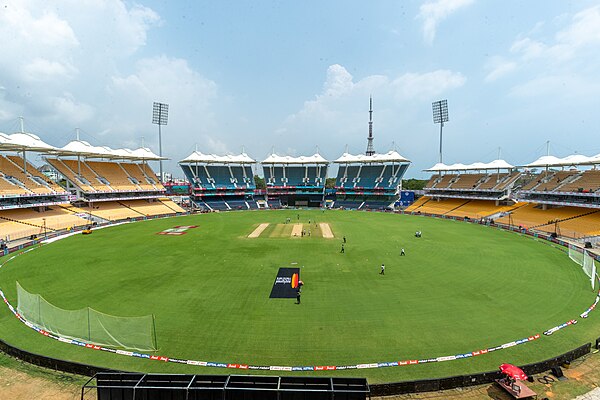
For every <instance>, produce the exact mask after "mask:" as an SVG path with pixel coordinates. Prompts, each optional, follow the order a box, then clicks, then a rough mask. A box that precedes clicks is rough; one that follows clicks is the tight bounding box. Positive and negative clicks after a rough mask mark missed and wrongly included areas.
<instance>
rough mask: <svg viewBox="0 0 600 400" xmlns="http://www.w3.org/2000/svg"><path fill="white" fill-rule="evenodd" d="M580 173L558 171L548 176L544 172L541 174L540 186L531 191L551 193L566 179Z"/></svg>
mask: <svg viewBox="0 0 600 400" xmlns="http://www.w3.org/2000/svg"><path fill="white" fill-rule="evenodd" d="M578 173H579V172H578V171H557V172H555V173H554V174H548V176H546V173H545V172H543V173H542V174H540V177H539V179H538V182H539V185H537V186H536V187H534V188H533V189H531V190H535V191H538V192H549V191H553V190H555V189H556V188H557V187H558V186H559V185H561V183H563V181H564V180H565V179H569V178H570V177H572V176H574V175H576V174H578Z"/></svg>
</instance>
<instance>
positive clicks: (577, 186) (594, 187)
mask: <svg viewBox="0 0 600 400" xmlns="http://www.w3.org/2000/svg"><path fill="white" fill-rule="evenodd" d="M598 190H600V170H595V169H592V170H589V171H584V172H583V173H582V174H580V175H579V176H578V177H577V178H576V179H574V180H572V181H570V182H568V183H565V184H564V185H561V186H559V187H558V191H559V192H588V193H593V192H596V191H598Z"/></svg>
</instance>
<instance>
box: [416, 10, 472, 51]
mask: <svg viewBox="0 0 600 400" xmlns="http://www.w3.org/2000/svg"><path fill="white" fill-rule="evenodd" d="M473 2H474V0H435V1H427V2H426V3H424V4H422V5H421V7H420V8H419V15H418V16H417V18H419V19H422V20H423V36H424V38H425V42H427V43H429V44H431V43H433V40H434V39H435V35H436V31H437V27H438V25H439V23H440V22H441V21H443V20H445V19H446V18H448V16H450V15H451V14H452V13H454V12H456V11H457V10H459V9H461V8H464V7H467V6H469V5H471V4H472V3H473Z"/></svg>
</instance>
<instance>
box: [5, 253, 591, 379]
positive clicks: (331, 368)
mask: <svg viewBox="0 0 600 400" xmlns="http://www.w3.org/2000/svg"><path fill="white" fill-rule="evenodd" d="M39 247H41V246H37V247H32V248H31V249H28V250H26V251H24V252H22V253H19V254H17V255H14V256H12V257H10V258H9V259H8V260H6V261H5V262H4V263H3V264H0V268H2V267H3V266H4V265H6V264H7V263H8V262H9V261H11V260H13V259H14V258H16V257H18V256H19V255H21V254H25V253H27V252H29V251H32V250H35V249H37V248H39ZM0 296H1V297H2V300H3V301H4V303H5V304H6V305H7V307H8V309H9V310H10V312H12V313H13V315H14V316H15V317H16V318H18V319H19V321H21V322H22V323H23V324H25V325H26V326H28V327H29V328H31V329H33V330H34V331H36V332H38V333H39V334H41V335H44V336H46V337H49V338H51V339H54V340H58V341H59V342H63V343H67V344H72V345H75V346H80V347H85V348H88V349H93V350H99V351H105V352H109V353H114V354H119V355H122V356H128V357H136V358H142V359H148V360H153V361H163V362H172V363H177V364H187V365H194V366H198V367H213V368H234V369H241V370H266V371H334V370H349V369H370V368H386V367H399V366H408V365H416V364H425V363H433V362H444V361H453V360H461V359H464V358H470V357H476V356H480V355H484V354H487V353H491V352H494V351H498V350H503V349H507V348H509V347H514V346H518V345H522V344H525V343H528V342H531V341H533V340H538V339H541V338H543V337H544V336H550V335H552V334H553V333H555V332H558V331H559V330H561V329H564V328H567V327H569V326H573V325H575V324H577V320H576V319H572V320H569V321H567V322H565V323H562V324H560V325H557V326H554V327H552V328H550V329H548V330H546V331H544V332H543V335H541V334H539V333H536V334H533V335H531V336H528V337H525V338H522V339H517V340H514V341H511V342H508V343H504V344H501V345H498V346H492V347H488V348H485V349H478V350H474V351H471V352H468V353H462V354H454V355H446V356H438V357H431V358H423V359H418V360H400V361H380V362H368V363H361V364H354V365H305V366H284V365H251V364H245V363H225V362H219V361H198V360H186V359H180V358H173V357H169V356H159V355H153V354H147V353H139V352H134V351H126V350H118V349H113V348H108V347H104V346H98V345H95V344H91V343H86V342H84V341H79V340H74V339H67V338H63V337H60V336H57V335H54V334H52V333H50V332H47V331H45V330H43V329H41V328H39V327H37V326H35V325H33V324H32V323H30V322H28V321H27V320H25V318H23V317H22V316H21V315H20V314H19V313H18V312H17V310H16V309H15V308H14V307H13V306H12V304H10V302H9V301H8V299H7V298H6V296H5V295H4V292H3V291H2V290H0ZM598 302H600V291H598V294H597V295H596V299H595V301H594V303H593V304H592V305H591V306H590V307H588V308H587V310H585V311H584V312H582V313H581V314H580V315H579V316H580V317H581V318H587V317H588V315H589V313H591V312H592V311H593V310H594V309H595V308H596V306H597V304H598Z"/></svg>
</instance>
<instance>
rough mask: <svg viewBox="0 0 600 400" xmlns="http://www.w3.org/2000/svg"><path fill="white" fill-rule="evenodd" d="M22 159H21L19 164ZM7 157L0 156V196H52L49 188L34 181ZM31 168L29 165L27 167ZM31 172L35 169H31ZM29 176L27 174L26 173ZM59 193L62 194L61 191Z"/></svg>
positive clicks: (52, 192)
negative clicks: (0, 194)
mask: <svg viewBox="0 0 600 400" xmlns="http://www.w3.org/2000/svg"><path fill="white" fill-rule="evenodd" d="M19 158H20V157H19ZM22 161H23V159H21V162H22ZM22 166H23V164H21V165H20V166H19V165H18V164H16V163H15V162H14V161H12V160H11V159H10V158H8V157H4V156H0V192H1V193H2V194H29V195H31V194H54V193H55V192H54V190H52V189H51V188H50V187H49V186H47V185H46V182H45V181H43V183H44V184H41V183H39V182H37V181H35V180H34V179H33V178H32V177H30V176H28V175H27V174H26V173H25V172H24V171H23V169H22ZM29 166H31V165H29ZM32 169H33V170H35V168H33V167H32ZM28 174H29V172H28ZM60 192H64V191H63V190H61V191H60Z"/></svg>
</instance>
